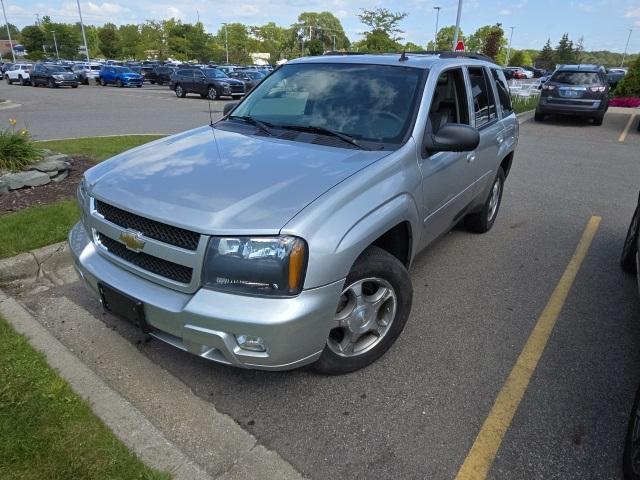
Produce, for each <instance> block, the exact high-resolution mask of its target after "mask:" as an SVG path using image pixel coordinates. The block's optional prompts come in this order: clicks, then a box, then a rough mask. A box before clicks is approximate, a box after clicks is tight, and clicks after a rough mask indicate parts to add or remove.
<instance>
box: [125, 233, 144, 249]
mask: <svg viewBox="0 0 640 480" xmlns="http://www.w3.org/2000/svg"><path fill="white" fill-rule="evenodd" d="M120 241H121V242H122V243H124V246H125V247H127V249H129V250H131V251H132V252H141V251H142V249H143V248H144V245H145V243H146V242H145V241H144V240H142V233H140V232H136V231H135V230H127V231H125V232H122V233H121V234H120Z"/></svg>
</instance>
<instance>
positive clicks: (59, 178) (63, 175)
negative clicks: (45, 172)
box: [51, 170, 69, 183]
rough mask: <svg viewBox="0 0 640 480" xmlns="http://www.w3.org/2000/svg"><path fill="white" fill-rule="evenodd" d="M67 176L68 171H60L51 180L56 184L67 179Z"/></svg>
mask: <svg viewBox="0 0 640 480" xmlns="http://www.w3.org/2000/svg"><path fill="white" fill-rule="evenodd" d="M68 175H69V170H62V171H61V172H59V173H58V174H57V175H56V176H55V177H51V180H53V181H54V182H56V183H58V182H61V181H62V180H64V179H65V178H67V176H68Z"/></svg>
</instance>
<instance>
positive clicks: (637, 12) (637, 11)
mask: <svg viewBox="0 0 640 480" xmlns="http://www.w3.org/2000/svg"><path fill="white" fill-rule="evenodd" d="M624 16H625V17H627V18H636V17H640V7H638V8H629V10H627V13H625V14H624Z"/></svg>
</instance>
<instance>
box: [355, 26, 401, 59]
mask: <svg viewBox="0 0 640 480" xmlns="http://www.w3.org/2000/svg"><path fill="white" fill-rule="evenodd" d="M354 47H355V48H356V51H358V52H369V53H385V52H386V53H390V52H399V51H400V50H402V45H401V44H400V43H398V42H396V41H394V40H393V39H392V38H391V37H390V36H389V35H388V34H387V33H386V32H383V31H382V30H373V31H371V32H369V33H367V35H366V37H365V38H363V39H362V40H361V41H360V42H358V43H356V44H354Z"/></svg>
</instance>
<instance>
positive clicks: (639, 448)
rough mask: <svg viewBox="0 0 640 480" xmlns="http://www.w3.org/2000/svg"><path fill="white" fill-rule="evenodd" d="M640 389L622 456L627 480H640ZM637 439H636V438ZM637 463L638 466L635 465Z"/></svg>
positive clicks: (630, 419)
mask: <svg viewBox="0 0 640 480" xmlns="http://www.w3.org/2000/svg"><path fill="white" fill-rule="evenodd" d="M639 409H640V388H639V389H638V391H637V392H636V397H635V399H634V401H633V408H632V409H631V417H630V418H629V426H628V427H627V436H626V437H625V440H624V454H623V455H622V470H623V472H624V478H625V480H640V462H637V461H636V462H634V457H635V458H636V459H638V458H640V410H639ZM634 437H635V438H634ZM634 463H636V465H634Z"/></svg>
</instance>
